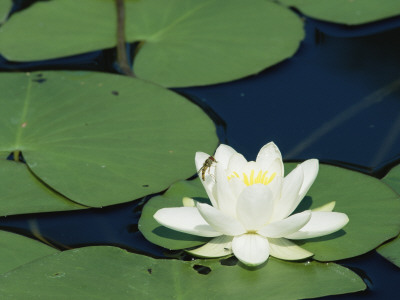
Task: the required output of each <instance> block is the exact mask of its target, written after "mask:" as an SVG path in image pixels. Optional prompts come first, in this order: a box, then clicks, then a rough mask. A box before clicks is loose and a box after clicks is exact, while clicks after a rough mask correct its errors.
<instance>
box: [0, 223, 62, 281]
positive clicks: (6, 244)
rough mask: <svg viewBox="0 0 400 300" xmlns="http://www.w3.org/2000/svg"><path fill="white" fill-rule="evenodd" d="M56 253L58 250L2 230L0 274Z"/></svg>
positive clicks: (0, 231) (0, 236)
mask: <svg viewBox="0 0 400 300" xmlns="http://www.w3.org/2000/svg"><path fill="white" fill-rule="evenodd" d="M54 253H58V250H57V249H54V248H52V247H50V246H47V245H45V244H43V243H40V242H38V241H35V240H33V239H30V238H27V237H24V236H22V235H19V234H15V233H11V232H7V231H3V230H0V274H3V273H6V272H9V271H11V270H13V269H15V268H17V267H19V266H22V265H24V264H26V263H28V262H31V261H33V260H35V259H38V258H41V257H44V256H47V255H51V254H54Z"/></svg>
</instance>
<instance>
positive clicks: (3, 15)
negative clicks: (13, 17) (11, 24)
mask: <svg viewBox="0 0 400 300" xmlns="http://www.w3.org/2000/svg"><path fill="white" fill-rule="evenodd" d="M12 5H13V3H12V0H2V1H0V24H2V23H3V22H4V21H5V20H6V19H7V16H8V14H9V12H10V10H11V7H12Z"/></svg>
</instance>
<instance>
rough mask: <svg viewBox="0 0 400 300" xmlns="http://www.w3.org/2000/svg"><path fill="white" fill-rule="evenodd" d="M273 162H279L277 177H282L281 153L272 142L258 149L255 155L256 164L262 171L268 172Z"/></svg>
mask: <svg viewBox="0 0 400 300" xmlns="http://www.w3.org/2000/svg"><path fill="white" fill-rule="evenodd" d="M277 159H278V160H277ZM274 161H277V162H280V164H279V168H280V170H279V175H280V176H283V163H282V155H281V152H280V151H279V149H278V147H277V146H276V145H275V143H274V142H270V143H268V144H266V145H265V146H264V147H262V148H261V149H260V152H258V155H257V159H256V162H257V163H258V164H260V166H261V168H262V169H263V170H269V167H270V166H271V164H272V163H273V162H274ZM277 175H278V174H277Z"/></svg>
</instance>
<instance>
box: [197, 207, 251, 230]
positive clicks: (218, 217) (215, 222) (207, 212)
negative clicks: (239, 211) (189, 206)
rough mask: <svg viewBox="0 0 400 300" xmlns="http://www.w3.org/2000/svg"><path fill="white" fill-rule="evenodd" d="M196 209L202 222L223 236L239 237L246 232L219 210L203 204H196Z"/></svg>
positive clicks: (236, 221) (235, 221) (237, 222)
mask: <svg viewBox="0 0 400 300" xmlns="http://www.w3.org/2000/svg"><path fill="white" fill-rule="evenodd" d="M197 209H198V210H199V212H200V214H201V216H202V217H203V218H204V220H206V221H207V223H208V224H210V226H211V227H212V228H214V230H215V231H218V232H221V233H223V234H225V235H232V236H234V235H239V234H243V233H245V232H246V230H245V229H244V227H243V226H242V224H240V222H239V221H238V220H236V219H234V218H232V217H230V216H228V215H225V214H224V213H222V212H221V211H220V210H218V209H216V208H214V207H212V206H210V205H208V204H204V203H200V202H199V203H197Z"/></svg>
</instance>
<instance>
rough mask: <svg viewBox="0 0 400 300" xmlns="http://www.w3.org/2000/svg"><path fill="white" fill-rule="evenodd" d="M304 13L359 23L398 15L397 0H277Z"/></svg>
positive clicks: (321, 18) (343, 22) (336, 20)
mask: <svg viewBox="0 0 400 300" xmlns="http://www.w3.org/2000/svg"><path fill="white" fill-rule="evenodd" d="M279 2H281V3H283V4H285V5H288V6H293V7H296V8H297V9H299V10H300V11H301V12H302V13H304V14H305V15H307V16H309V17H312V18H315V19H319V20H323V21H328V22H335V23H341V24H347V25H360V24H364V23H369V22H374V21H378V20H381V19H386V18H390V17H394V16H397V15H400V2H399V1H398V0H279Z"/></svg>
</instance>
